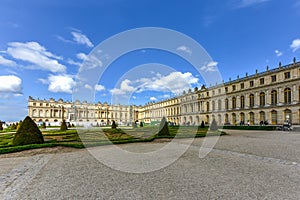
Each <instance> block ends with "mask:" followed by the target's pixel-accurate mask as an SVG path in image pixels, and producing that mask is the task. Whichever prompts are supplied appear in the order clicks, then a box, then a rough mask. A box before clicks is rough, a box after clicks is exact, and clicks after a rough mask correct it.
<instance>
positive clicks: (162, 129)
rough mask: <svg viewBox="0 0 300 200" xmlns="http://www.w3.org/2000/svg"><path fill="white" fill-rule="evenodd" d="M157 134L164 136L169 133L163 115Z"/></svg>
mask: <svg viewBox="0 0 300 200" xmlns="http://www.w3.org/2000/svg"><path fill="white" fill-rule="evenodd" d="M157 135H158V136H166V135H170V132H169V128H168V122H167V120H166V118H165V117H163V118H162V120H161V122H160V125H159V132H158V134H157Z"/></svg>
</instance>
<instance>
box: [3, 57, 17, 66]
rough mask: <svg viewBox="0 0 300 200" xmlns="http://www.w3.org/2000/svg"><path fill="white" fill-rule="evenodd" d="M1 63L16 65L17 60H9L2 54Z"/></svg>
mask: <svg viewBox="0 0 300 200" xmlns="http://www.w3.org/2000/svg"><path fill="white" fill-rule="evenodd" d="M0 65H4V66H9V67H12V66H16V65H17V64H16V62H15V61H12V60H8V59H6V58H4V57H3V56H1V55H0Z"/></svg>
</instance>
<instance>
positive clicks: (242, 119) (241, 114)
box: [240, 113, 245, 125]
mask: <svg viewBox="0 0 300 200" xmlns="http://www.w3.org/2000/svg"><path fill="white" fill-rule="evenodd" d="M240 119H241V125H242V124H244V123H245V113H240Z"/></svg>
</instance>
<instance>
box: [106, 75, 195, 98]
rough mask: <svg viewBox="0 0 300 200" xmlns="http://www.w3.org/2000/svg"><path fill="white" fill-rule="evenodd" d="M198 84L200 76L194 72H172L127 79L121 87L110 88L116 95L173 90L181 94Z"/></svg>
mask: <svg viewBox="0 0 300 200" xmlns="http://www.w3.org/2000/svg"><path fill="white" fill-rule="evenodd" d="M194 84H196V85H198V78H196V77H194V76H193V75H192V73H190V72H186V73H181V72H171V73H170V74H168V75H165V76H163V75H161V74H156V75H155V76H154V77H152V78H140V79H137V80H128V79H125V80H123V81H122V82H121V84H120V87H119V88H114V89H112V90H110V92H111V93H113V94H115V95H128V94H132V93H133V92H137V93H141V92H144V91H157V92H172V93H174V94H179V93H181V92H182V91H183V90H187V89H189V88H190V87H191V85H194Z"/></svg>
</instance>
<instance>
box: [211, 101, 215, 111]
mask: <svg viewBox="0 0 300 200" xmlns="http://www.w3.org/2000/svg"><path fill="white" fill-rule="evenodd" d="M211 104H212V110H213V111H214V110H215V101H212V102H211Z"/></svg>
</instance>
